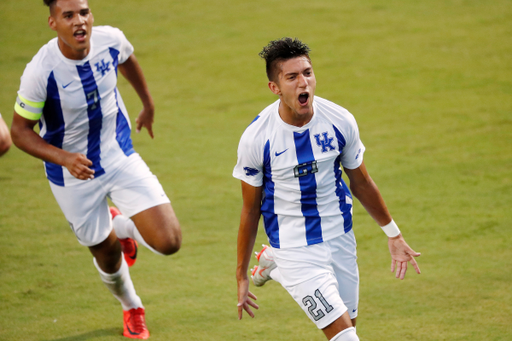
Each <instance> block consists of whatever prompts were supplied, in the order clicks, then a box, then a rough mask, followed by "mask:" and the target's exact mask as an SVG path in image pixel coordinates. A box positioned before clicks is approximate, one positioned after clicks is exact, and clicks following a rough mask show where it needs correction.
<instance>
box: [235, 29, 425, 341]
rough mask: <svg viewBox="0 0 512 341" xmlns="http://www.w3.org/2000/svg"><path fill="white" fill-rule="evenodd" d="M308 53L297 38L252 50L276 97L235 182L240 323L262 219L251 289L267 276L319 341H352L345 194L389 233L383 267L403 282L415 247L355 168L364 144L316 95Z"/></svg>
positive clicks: (350, 122) (253, 127) (343, 115)
mask: <svg viewBox="0 0 512 341" xmlns="http://www.w3.org/2000/svg"><path fill="white" fill-rule="evenodd" d="M309 52H310V49H309V47H308V46H307V45H305V44H303V43H302V42H301V41H299V40H298V39H291V38H283V39H280V40H275V41H272V42H270V43H269V44H268V45H267V46H266V47H265V48H264V49H263V51H262V52H261V53H260V56H261V57H262V58H264V59H265V61H266V70H267V76H268V79H269V82H268V87H269V88H270V90H271V91H272V92H273V93H274V94H276V95H278V96H279V99H278V100H277V101H276V102H274V103H273V104H271V105H269V106H268V107H267V108H265V109H264V110H263V111H262V112H261V113H260V114H259V115H258V116H257V117H256V118H255V119H254V121H253V122H252V123H251V124H250V125H249V127H248V128H247V129H246V130H245V132H244V133H243V135H242V137H241V139H240V144H239V147H238V161H237V164H236V166H235V168H234V171H233V176H234V177H235V178H238V179H240V180H241V182H242V197H243V206H242V213H241V218H240V227H239V232H238V243H237V244H238V247H237V258H238V259H237V271H236V276H237V282H238V318H239V319H241V318H242V315H243V310H245V311H246V312H247V313H248V314H249V316H251V317H254V313H253V312H252V309H251V307H252V308H255V309H258V305H257V304H256V303H255V302H254V300H256V296H255V295H254V294H253V293H251V292H250V291H249V278H248V274H247V271H248V267H249V261H250V257H251V253H252V250H253V247H254V242H255V239H256V235H257V232H258V222H259V219H260V215H263V220H264V225H265V231H266V234H267V237H268V240H269V243H270V247H268V246H264V247H263V250H261V251H260V252H259V253H258V254H257V259H258V261H259V265H258V266H256V267H255V268H254V269H253V270H252V276H251V277H252V279H253V282H254V284H255V285H256V286H262V285H263V284H265V282H266V281H268V280H270V279H274V280H276V281H278V282H279V283H281V285H282V286H283V287H284V288H285V289H286V290H287V291H288V292H289V293H290V295H291V296H292V297H293V298H294V299H295V301H296V302H297V303H298V304H299V305H300V306H301V308H302V309H303V310H304V312H305V313H306V315H308V317H309V318H310V319H311V321H313V323H315V324H316V326H317V327H318V328H319V329H321V330H322V331H323V332H324V334H325V336H326V337H327V339H329V340H336V341H354V340H359V338H358V336H357V334H356V330H355V325H356V317H357V311H358V300H359V272H358V267H357V263H356V241H355V237H354V232H353V231H352V195H351V193H350V190H349V188H348V187H347V185H346V184H345V182H344V181H343V179H342V176H341V175H342V169H341V167H343V169H344V170H345V173H346V174H347V176H348V178H349V181H350V189H351V190H352V193H353V194H354V195H355V196H356V197H357V198H358V199H359V201H360V202H361V203H362V205H363V206H364V207H365V209H366V210H367V211H368V213H369V214H370V215H371V216H372V217H373V219H374V220H375V221H376V222H377V223H378V224H379V225H380V226H381V227H382V229H383V230H384V232H385V233H386V235H387V236H388V246H389V251H390V253H391V271H395V270H396V277H397V278H400V279H403V278H404V277H405V273H406V271H407V263H408V262H410V263H411V264H412V265H413V267H414V269H415V270H416V272H417V273H418V274H419V273H420V269H419V267H418V264H417V263H416V261H415V259H414V257H417V256H419V255H420V254H419V253H417V252H415V251H413V250H412V249H411V248H410V247H409V246H408V245H407V243H406V242H405V240H404V238H403V237H402V235H401V233H400V230H399V229H398V227H397V225H396V224H395V222H394V221H393V219H392V218H391V215H390V213H389V211H388V209H387V208H386V205H385V203H384V200H383V199H382V196H381V194H380V192H379V190H378V188H377V186H376V185H375V183H374V182H373V180H372V179H371V177H370V175H369V174H368V172H367V170H366V167H365V165H364V162H363V153H364V151H365V147H364V145H363V143H362V142H361V140H360V139H359V131H358V128H357V124H356V121H355V119H354V117H353V116H352V115H351V114H350V113H349V112H348V111H347V110H346V109H344V108H342V107H340V106H338V105H336V104H334V103H332V102H330V101H328V100H325V99H323V98H320V97H316V96H315V88H316V79H315V74H314V72H313V66H312V64H311V59H310V57H309Z"/></svg>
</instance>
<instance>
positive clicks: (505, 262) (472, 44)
mask: <svg viewBox="0 0 512 341" xmlns="http://www.w3.org/2000/svg"><path fill="white" fill-rule="evenodd" d="M90 6H91V8H92V10H93V13H94V15H95V24H96V25H105V24H108V25H112V26H116V27H119V28H121V29H122V30H123V31H124V32H125V34H126V36H127V37H128V39H129V40H130V41H131V42H132V44H133V45H134V46H135V54H136V56H137V57H138V59H139V61H140V63H141V65H142V67H143V69H144V71H145V75H146V78H147V80H148V83H149V86H150V89H151V91H152V94H153V97H154V99H155V102H156V107H157V118H156V123H155V126H154V130H155V135H156V137H155V139H154V140H151V139H150V138H149V136H148V135H147V133H146V132H143V133H142V134H133V140H134V145H135V148H136V150H137V151H138V152H139V153H140V154H141V155H142V157H143V158H144V159H145V161H146V162H147V163H148V164H149V166H150V167H151V169H152V171H153V172H154V173H155V174H156V175H157V176H158V177H159V179H160V181H161V183H162V184H163V186H164V188H165V189H166V191H167V194H168V195H169V197H170V198H171V200H172V202H173V206H174V208H175V210H176V213H177V214H178V217H179V218H180V221H181V224H182V228H183V235H184V242H183V247H182V250H181V251H180V252H179V253H178V254H177V255H175V256H172V257H169V258H164V257H159V256H156V255H154V254H152V253H151V252H150V251H148V250H146V249H143V250H141V252H140V254H139V255H140V256H139V260H138V262H137V264H136V265H135V266H134V267H133V268H132V270H131V274H132V278H133V280H134V282H135V286H136V288H137V291H138V294H139V295H140V296H141V298H142V300H143V302H144V304H145V306H146V310H147V323H148V327H149V328H150V331H151V333H152V337H151V339H152V340H155V341H156V340H237V341H238V340H258V341H259V340H318V341H320V340H324V339H325V338H324V336H323V333H322V332H321V331H319V330H317V329H316V328H315V327H314V326H313V325H312V324H311V323H310V322H309V320H308V319H307V318H306V316H304V315H303V312H302V311H301V309H299V307H298V306H297V304H296V303H295V302H294V301H293V300H292V299H291V297H289V295H288V294H287V293H286V292H285V290H284V289H283V288H282V287H281V286H280V285H279V284H278V283H273V282H270V283H268V284H267V285H265V286H264V287H263V288H252V290H253V292H254V293H255V294H256V295H257V296H258V297H259V299H258V303H259V304H260V309H259V311H257V313H256V315H257V316H256V318H255V319H254V320H251V319H250V318H248V317H246V318H244V319H243V320H242V321H238V319H237V314H236V310H237V309H236V303H237V300H236V282H235V263H236V236H237V231H238V221H239V214H240V208H241V195H240V184H239V181H238V180H235V179H234V178H232V177H231V172H232V168H233V166H234V164H235V162H236V149H237V144H238V140H239V138H240V135H241V134H242V132H243V130H244V129H245V127H246V126H247V125H248V124H249V123H250V122H251V121H252V119H253V118H254V117H255V116H256V115H257V114H258V113H259V111H260V110H262V109H263V108H264V107H265V106H266V105H268V104H269V103H271V102H272V101H274V100H275V97H274V96H273V95H272V94H271V92H270V91H269V90H268V89H267V86H266V82H267V81H266V77H265V73H264V62H263V61H262V60H260V58H259V57H258V52H259V51H260V50H261V48H262V47H263V46H264V45H266V44H267V43H268V41H270V40H272V39H276V38H279V37H283V36H292V37H299V38H300V39H302V40H303V41H305V42H306V43H308V44H309V45H310V47H311V48H312V55H311V56H312V58H313V63H314V67H315V73H316V77H317V82H318V86H317V92H316V94H317V95H319V96H321V97H324V98H328V99H330V100H332V101H335V102H336V103H338V104H340V105H342V106H344V107H346V108H347V109H348V110H350V111H351V112H352V113H353V114H354V115H355V117H356V119H357V121H358V124H359V127H360V131H361V137H362V140H363V142H364V143H365V145H366V148H367V151H366V154H365V162H366V165H367V167H368V169H369V171H370V173H371V174H372V177H373V178H374V180H375V181H376V183H377V184H378V185H379V188H380V190H381V192H382V193H383V195H384V198H385V199H386V202H387V204H388V207H389V208H390V210H391V212H392V214H393V217H394V219H395V221H396V222H397V223H398V225H399V226H400V227H401V229H402V232H403V234H404V236H405V237H406V240H407V241H408V242H409V244H410V245H411V246H412V247H413V248H414V249H415V250H416V251H419V252H422V256H421V257H420V258H419V259H418V262H419V264H420V267H421V270H422V274H421V275H415V274H414V273H413V272H409V274H408V275H407V277H406V280H405V281H398V280H396V279H395V278H394V276H393V275H392V274H391V273H390V272H389V255H388V251H387V244H386V237H385V235H384V234H383V232H382V231H381V230H380V229H379V227H378V226H377V225H376V224H375V223H374V222H373V221H372V220H371V218H370V217H369V216H368V215H367V214H366V212H365V211H364V210H363V209H362V207H361V206H360V204H359V203H357V204H356V206H355V209H354V215H355V217H354V220H355V233H356V236H357V240H358V255H359V266H360V273H361V288H360V289H361V290H360V291H361V292H360V294H361V295H360V312H359V317H358V328H357V331H358V334H359V336H360V339H361V340H362V341H363V340H373V341H375V340H379V341H384V340H461V341H462V340H464V341H467V340H478V341H480V340H512V290H511V282H512V262H511V260H510V259H511V258H512V248H511V247H510V244H511V242H512V232H510V231H511V229H510V222H511V221H512V213H511V207H512V148H511V147H512V59H511V56H512V21H511V20H510V18H511V17H512V2H510V1H509V0H495V1H483V0H480V1H478V0H448V1H441V0H432V1H426V2H425V1H424V2H418V1H405V0H390V1H386V2H384V1H377V0H363V1H355V0H345V1H340V0H316V1H304V0H294V1H291V0H282V1H276V0H260V1H257V2H256V1H226V0H217V1H206V0H174V1H164V0H155V1H148V2H142V1H135V0H118V1H110V2H106V1H95V0H91V2H90ZM47 15H48V13H47V8H45V7H44V6H43V5H42V1H39V0H37V1H29V0H2V1H1V2H0V21H1V23H2V24H1V25H0V112H1V113H2V115H3V117H4V119H5V120H6V121H7V122H8V124H9V125H10V122H11V119H12V108H13V104H14V101H15V98H16V91H17V89H18V86H19V77H20V76H21V74H22V72H23V70H24V67H25V65H26V64H27V63H28V62H29V61H30V60H31V58H32V56H33V55H34V54H35V53H36V52H37V51H38V49H39V48H40V47H41V46H42V45H43V44H45V43H46V42H47V41H48V40H49V39H51V38H52V37H53V36H54V34H53V32H52V31H50V29H48V28H47ZM119 87H120V90H121V93H122V94H123V95H124V96H123V97H124V100H125V102H126V105H127V106H128V109H129V111H130V114H131V118H132V124H133V123H134V119H135V117H136V115H137V114H138V110H139V109H140V103H139V101H138V99H137V97H136V95H135V93H134V91H133V90H132V89H131V88H130V87H129V86H128V84H127V82H126V81H124V79H123V80H121V81H120V86H119ZM265 241H266V238H265V235H264V232H263V230H261V231H260V234H259V236H258V241H257V246H259V244H261V243H264V242H265ZM0 302H1V304H0V306H1V308H0V339H1V340H45V341H50V340H52V341H84V340H95V341H96V340H123V337H122V336H121V333H122V314H121V307H120V305H119V303H118V302H117V301H116V300H115V299H114V298H113V297H112V296H111V295H110V294H109V293H108V291H107V289H106V288H105V287H104V286H103V284H102V283H101V281H100V279H99V276H98V274H97V271H96V269H95V268H94V266H93V264H92V257H91V255H90V254H89V252H88V250H87V249H86V248H84V247H82V246H80V245H79V243H78V242H77V241H76V239H75V237H74V235H73V233H72V232H71V230H70V229H69V227H68V225H67V222H66V220H65V219H64V216H63V215H62V213H61V212H60V209H59V207H58V205H57V203H56V202H55V200H54V198H53V195H52V193H51V191H50V188H49V186H48V183H47V181H46V179H45V177H44V171H43V165H42V162H41V161H39V160H36V159H34V158H32V157H30V156H28V155H26V154H24V153H22V152H21V151H19V150H17V149H16V148H15V147H13V148H12V150H11V151H10V152H9V153H8V154H7V155H6V156H4V157H3V158H1V159H0Z"/></svg>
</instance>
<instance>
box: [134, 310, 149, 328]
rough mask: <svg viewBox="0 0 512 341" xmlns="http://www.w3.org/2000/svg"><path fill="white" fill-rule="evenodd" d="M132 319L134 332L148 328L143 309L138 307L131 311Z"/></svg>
mask: <svg viewBox="0 0 512 341" xmlns="http://www.w3.org/2000/svg"><path fill="white" fill-rule="evenodd" d="M130 320H131V321H130V322H131V323H130V324H131V327H132V328H133V329H134V332H137V333H140V332H143V331H144V330H145V329H147V328H146V321H145V319H144V313H143V311H142V309H140V310H139V309H137V310H135V311H134V312H133V313H131V314H130Z"/></svg>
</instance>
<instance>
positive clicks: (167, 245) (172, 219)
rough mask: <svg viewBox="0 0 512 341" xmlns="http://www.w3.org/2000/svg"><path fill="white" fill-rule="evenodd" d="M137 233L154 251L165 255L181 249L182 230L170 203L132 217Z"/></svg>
mask: <svg viewBox="0 0 512 341" xmlns="http://www.w3.org/2000/svg"><path fill="white" fill-rule="evenodd" d="M131 219H132V221H133V222H134V223H135V226H136V227H137V231H138V232H139V233H140V236H141V237H142V238H143V239H144V241H145V242H146V243H147V244H149V246H150V247H151V248H152V249H155V250H156V251H158V252H159V253H162V254H164V255H171V254H173V253H176V252H177V251H178V250H179V249H180V247H181V238H182V237H181V228H180V224H179V222H178V218H177V217H176V214H175V213H174V210H173V208H172V206H171V204H170V203H165V204H161V205H158V206H153V207H151V208H148V209H146V210H144V211H142V212H140V213H137V214H136V215H134V216H133V217H131Z"/></svg>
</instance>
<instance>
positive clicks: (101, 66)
mask: <svg viewBox="0 0 512 341" xmlns="http://www.w3.org/2000/svg"><path fill="white" fill-rule="evenodd" d="M94 65H95V66H96V71H98V72H101V76H105V73H107V72H109V71H110V62H106V63H105V60H104V59H102V60H101V63H100V62H98V63H96V64H94Z"/></svg>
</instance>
